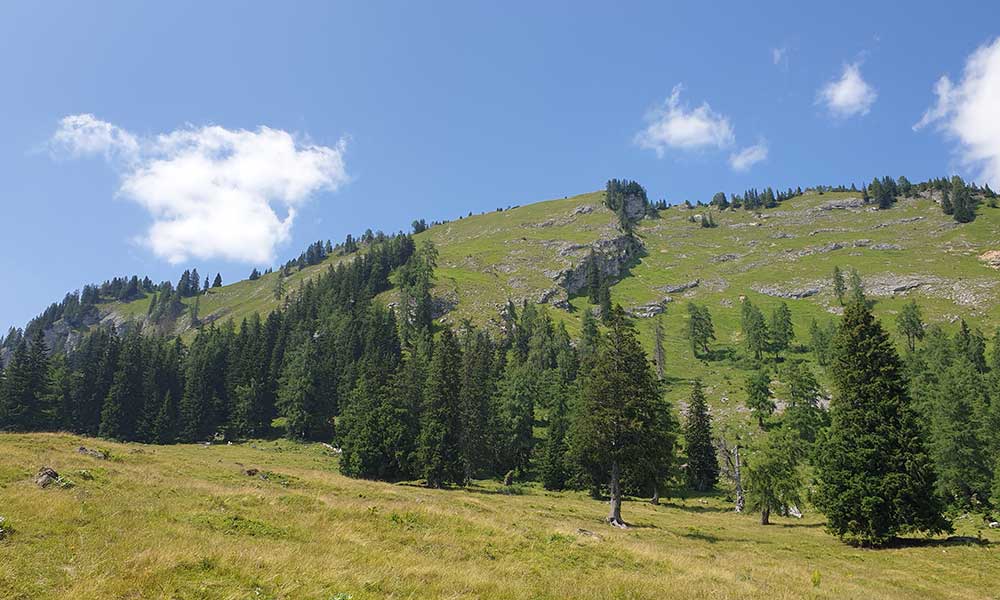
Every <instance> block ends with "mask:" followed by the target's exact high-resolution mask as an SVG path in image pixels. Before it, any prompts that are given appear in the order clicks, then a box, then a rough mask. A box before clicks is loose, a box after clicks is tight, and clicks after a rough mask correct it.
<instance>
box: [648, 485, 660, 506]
mask: <svg viewBox="0 0 1000 600" xmlns="http://www.w3.org/2000/svg"><path fill="white" fill-rule="evenodd" d="M649 503H650V504H652V505H653V506H659V505H660V484H658V483H654V484H653V497H652V499H650V501H649Z"/></svg>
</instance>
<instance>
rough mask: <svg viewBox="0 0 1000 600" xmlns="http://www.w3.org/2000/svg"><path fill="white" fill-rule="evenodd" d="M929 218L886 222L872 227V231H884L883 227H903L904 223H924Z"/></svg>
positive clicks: (907, 218)
mask: <svg viewBox="0 0 1000 600" xmlns="http://www.w3.org/2000/svg"><path fill="white" fill-rule="evenodd" d="M926 218H927V217H906V218H903V219H896V220H895V221H886V222H885V223H879V224H878V225H875V226H874V227H872V229H882V228H883V227H889V226H892V225H902V224H904V223H916V222H917V221H923V220H924V219H926Z"/></svg>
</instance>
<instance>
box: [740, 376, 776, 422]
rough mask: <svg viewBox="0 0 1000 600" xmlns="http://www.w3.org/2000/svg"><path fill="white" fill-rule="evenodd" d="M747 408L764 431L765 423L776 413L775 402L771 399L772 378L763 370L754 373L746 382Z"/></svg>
mask: <svg viewBox="0 0 1000 600" xmlns="http://www.w3.org/2000/svg"><path fill="white" fill-rule="evenodd" d="M746 393H747V400H746V406H747V408H748V409H750V414H751V415H753V417H754V418H755V419H757V425H758V427H760V428H761V429H764V421H765V420H767V418H768V417H770V416H771V415H772V414H774V411H775V408H776V406H775V404H774V400H772V399H771V378H770V377H769V376H768V374H767V372H766V371H764V370H763V369H761V370H758V371H754V372H753V373H751V374H750V376H748V377H747V380H746Z"/></svg>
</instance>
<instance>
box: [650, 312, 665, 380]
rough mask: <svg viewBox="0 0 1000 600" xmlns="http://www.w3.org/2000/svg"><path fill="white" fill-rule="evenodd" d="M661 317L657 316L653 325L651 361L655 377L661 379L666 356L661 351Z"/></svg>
mask: <svg viewBox="0 0 1000 600" xmlns="http://www.w3.org/2000/svg"><path fill="white" fill-rule="evenodd" d="M663 337H664V335H663V318H662V317H657V318H656V323H655V324H654V325H653V363H654V364H655V365H656V378H657V379H659V380H660V381H663V375H664V368H665V364H664V363H665V362H666V357H665V356H664V352H663Z"/></svg>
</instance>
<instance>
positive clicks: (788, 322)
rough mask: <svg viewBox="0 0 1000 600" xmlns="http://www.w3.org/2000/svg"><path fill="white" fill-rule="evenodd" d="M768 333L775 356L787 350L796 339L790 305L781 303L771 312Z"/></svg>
mask: <svg viewBox="0 0 1000 600" xmlns="http://www.w3.org/2000/svg"><path fill="white" fill-rule="evenodd" d="M768 334H769V335H770V346H771V352H774V356H775V358H777V356H778V354H780V353H781V352H784V351H785V350H787V349H788V347H789V346H790V345H791V343H792V340H794V339H795V329H794V327H793V326H792V311H791V310H789V308H788V305H787V304H785V303H784V302H782V303H781V304H779V305H778V307H777V308H775V309H774V311H773V312H772V313H771V323H770V327H768Z"/></svg>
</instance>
